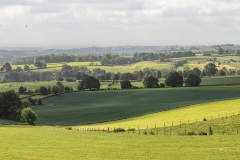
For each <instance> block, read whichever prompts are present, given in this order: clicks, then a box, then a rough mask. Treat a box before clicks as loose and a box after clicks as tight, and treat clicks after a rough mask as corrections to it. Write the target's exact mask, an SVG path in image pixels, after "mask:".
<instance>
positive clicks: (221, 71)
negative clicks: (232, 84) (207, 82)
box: [218, 69, 226, 76]
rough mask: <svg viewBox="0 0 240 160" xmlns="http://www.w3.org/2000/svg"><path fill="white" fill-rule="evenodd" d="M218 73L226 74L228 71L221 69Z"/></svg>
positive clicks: (220, 74)
mask: <svg viewBox="0 0 240 160" xmlns="http://www.w3.org/2000/svg"><path fill="white" fill-rule="evenodd" d="M218 75H219V76H226V71H225V70H223V69H220V70H219V71H218Z"/></svg>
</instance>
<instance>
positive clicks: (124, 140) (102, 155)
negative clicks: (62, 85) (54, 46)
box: [0, 125, 240, 160]
mask: <svg viewBox="0 0 240 160" xmlns="http://www.w3.org/2000/svg"><path fill="white" fill-rule="evenodd" d="M19 135H20V136H19ZM0 141H1V143H0V147H1V150H0V159H15V160H18V159H37V160H45V159H169V160H175V159H180V160H181V159H183V160H185V159H212V160H218V159H231V160H235V159H236V160H237V159H239V158H240V146H239V143H240V138H239V135H236V136H233V135H232V136H220V135H216V136H160V135H159V136H157V135H147V136H146V135H136V134H135V135H132V134H129V135H128V134H108V133H101V132H79V131H74V130H71V131H69V130H66V129H63V128H57V127H45V126H35V127H34V126H14V125H13V126H11V125H8V126H6V125H1V126H0Z"/></svg>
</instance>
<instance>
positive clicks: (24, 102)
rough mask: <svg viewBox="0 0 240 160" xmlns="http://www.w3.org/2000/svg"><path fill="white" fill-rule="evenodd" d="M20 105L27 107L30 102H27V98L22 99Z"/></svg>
mask: <svg viewBox="0 0 240 160" xmlns="http://www.w3.org/2000/svg"><path fill="white" fill-rule="evenodd" d="M22 106H23V107H24V108H27V107H30V106H31V104H30V102H29V101H28V100H24V101H22Z"/></svg>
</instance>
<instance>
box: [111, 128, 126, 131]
mask: <svg viewBox="0 0 240 160" xmlns="http://www.w3.org/2000/svg"><path fill="white" fill-rule="evenodd" d="M113 132H125V129H124V128H114V130H113Z"/></svg>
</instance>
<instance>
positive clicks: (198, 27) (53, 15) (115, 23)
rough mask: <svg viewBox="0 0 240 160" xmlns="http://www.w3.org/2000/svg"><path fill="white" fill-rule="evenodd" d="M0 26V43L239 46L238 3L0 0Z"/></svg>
mask: <svg viewBox="0 0 240 160" xmlns="http://www.w3.org/2000/svg"><path fill="white" fill-rule="evenodd" d="M0 25H1V26H0V46H23V47H26V46H51V45H53V46H61V45H79V46H81V45H97V46H99V45H100V46H101V45H104V46H112V45H173V44H179V45H196V44H221V43H235V44H240V1H239V0H0ZM26 25H27V27H26Z"/></svg>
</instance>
